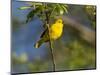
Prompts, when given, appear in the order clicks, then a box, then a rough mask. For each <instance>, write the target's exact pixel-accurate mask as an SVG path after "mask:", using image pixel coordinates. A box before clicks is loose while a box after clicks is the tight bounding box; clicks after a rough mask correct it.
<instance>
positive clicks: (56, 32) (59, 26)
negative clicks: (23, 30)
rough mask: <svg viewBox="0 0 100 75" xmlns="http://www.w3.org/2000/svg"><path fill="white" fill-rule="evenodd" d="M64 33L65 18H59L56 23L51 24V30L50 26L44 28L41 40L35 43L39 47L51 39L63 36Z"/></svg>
mask: <svg viewBox="0 0 100 75" xmlns="http://www.w3.org/2000/svg"><path fill="white" fill-rule="evenodd" d="M62 33H63V20H62V19H57V20H56V21H55V23H53V24H51V25H50V28H49V31H48V28H47V29H45V30H44V32H43V33H42V35H41V36H40V40H39V41H37V42H36V43H35V44H34V47H35V48H39V47H40V46H41V45H42V44H43V43H46V42H48V41H50V40H53V41H54V40H57V39H58V38H60V37H61V35H62Z"/></svg>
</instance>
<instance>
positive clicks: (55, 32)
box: [50, 19, 63, 40]
mask: <svg viewBox="0 0 100 75" xmlns="http://www.w3.org/2000/svg"><path fill="white" fill-rule="evenodd" d="M62 31H63V24H62V20H61V19H58V20H57V21H56V22H55V24H53V25H51V27H50V38H51V39H52V40H56V39H58V38H59V37H60V36H61V35H62Z"/></svg>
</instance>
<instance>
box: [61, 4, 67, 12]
mask: <svg viewBox="0 0 100 75" xmlns="http://www.w3.org/2000/svg"><path fill="white" fill-rule="evenodd" d="M62 8H63V9H64V11H65V12H66V13H68V10H67V7H65V6H64V5H62Z"/></svg>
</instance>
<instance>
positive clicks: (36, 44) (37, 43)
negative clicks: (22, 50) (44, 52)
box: [34, 39, 43, 48]
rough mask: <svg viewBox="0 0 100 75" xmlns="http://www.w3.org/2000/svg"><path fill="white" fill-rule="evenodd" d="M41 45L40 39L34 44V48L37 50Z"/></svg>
mask: <svg viewBox="0 0 100 75" xmlns="http://www.w3.org/2000/svg"><path fill="white" fill-rule="evenodd" d="M42 43H43V40H42V39H40V40H39V41H38V42H36V43H35V44H34V47H35V48H39V47H40V46H41V45H42Z"/></svg>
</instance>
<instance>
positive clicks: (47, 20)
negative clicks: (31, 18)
mask: <svg viewBox="0 0 100 75" xmlns="http://www.w3.org/2000/svg"><path fill="white" fill-rule="evenodd" d="M45 9H47V4H46V3H45ZM48 14H49V13H48V11H47V10H46V11H45V15H46V20H45V25H46V26H47V29H48V35H49V44H50V52H51V59H52V64H53V71H55V61H54V55H53V47H52V40H51V37H50V29H49V27H50V26H49V15H48Z"/></svg>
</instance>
